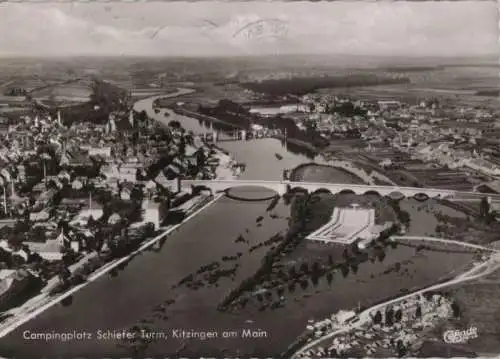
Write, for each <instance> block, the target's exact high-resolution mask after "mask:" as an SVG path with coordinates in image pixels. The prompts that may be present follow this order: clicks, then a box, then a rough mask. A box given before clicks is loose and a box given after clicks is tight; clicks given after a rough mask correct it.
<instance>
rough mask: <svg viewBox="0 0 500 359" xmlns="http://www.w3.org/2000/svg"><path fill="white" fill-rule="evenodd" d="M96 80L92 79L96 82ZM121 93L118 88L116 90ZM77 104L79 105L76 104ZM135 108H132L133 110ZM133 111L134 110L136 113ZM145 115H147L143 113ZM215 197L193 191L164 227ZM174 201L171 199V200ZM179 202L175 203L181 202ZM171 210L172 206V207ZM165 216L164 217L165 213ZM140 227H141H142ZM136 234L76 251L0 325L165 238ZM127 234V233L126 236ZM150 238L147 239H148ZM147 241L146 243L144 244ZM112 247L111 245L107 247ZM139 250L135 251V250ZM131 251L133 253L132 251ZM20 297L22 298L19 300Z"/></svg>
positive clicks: (224, 167)
mask: <svg viewBox="0 0 500 359" xmlns="http://www.w3.org/2000/svg"><path fill="white" fill-rule="evenodd" d="M99 84H100V82H97V83H96V86H98V85H99ZM176 91H177V90H175V91H170V92H169V93H168V94H175V93H176ZM120 94H122V92H120ZM151 97H154V96H145V97H143V98H141V99H136V100H135V101H133V102H134V103H135V102H137V101H140V100H143V99H144V98H151ZM78 107H79V106H78ZM134 112H135V111H134ZM136 115H137V114H136ZM146 116H147V117H149V116H148V115H147V114H146ZM210 147H211V148H212V149H213V150H214V152H215V153H214V154H213V156H214V157H216V158H217V159H219V165H218V167H217V169H216V170H215V173H216V174H217V177H221V178H222V177H223V178H227V177H231V178H236V177H237V174H236V172H235V171H234V168H233V167H232V166H231V165H232V164H233V162H234V160H233V159H232V157H231V155H230V154H229V153H228V152H227V151H225V150H224V149H222V148H220V147H217V146H210ZM214 199H215V197H214V196H213V195H211V196H208V197H204V196H200V195H199V194H197V193H196V194H193V195H192V196H190V198H188V201H193V200H194V202H195V203H194V205H193V206H191V207H189V208H188V209H186V210H185V211H184V213H183V215H182V216H181V217H182V219H181V221H180V222H179V223H170V224H167V225H166V226H167V227H166V228H165V230H168V229H169V227H172V226H173V225H176V224H180V223H182V222H183V221H184V219H185V218H187V217H188V216H189V215H191V214H193V213H195V212H197V211H199V210H201V209H202V208H203V207H204V206H206V205H209V204H211V203H212V201H213V200H214ZM174 202H175V201H174ZM182 204H183V203H180V204H179V205H181V206H182ZM172 209H173V210H174V211H175V209H176V207H175V206H174V207H172ZM167 220H168V217H167ZM143 227H144V228H143ZM140 229H141V230H140V231H139V233H138V234H139V235H137V236H134V238H132V239H129V240H128V241H127V243H125V246H121V247H119V248H115V249H116V250H112V251H109V252H107V253H98V252H95V251H92V252H89V253H87V254H85V255H80V256H78V257H77V258H75V261H74V263H73V264H72V265H70V266H69V267H68V268H66V269H65V270H64V271H63V272H61V273H59V275H56V276H55V277H53V278H51V279H50V280H48V281H47V282H46V283H45V284H44V283H40V285H39V286H38V287H37V288H35V289H37V290H36V292H33V291H31V292H30V293H31V295H30V296H29V297H26V298H25V297H23V298H19V299H18V300H16V301H15V302H12V303H11V305H9V306H8V307H6V308H5V309H4V310H3V311H2V312H1V313H0V325H1V324H3V326H5V325H6V324H7V325H9V324H10V323H13V322H15V321H14V320H13V319H16V320H17V318H20V317H22V316H24V315H27V314H29V313H30V312H32V311H34V310H37V309H38V308H40V307H42V306H44V305H46V304H47V302H50V301H52V300H54V299H57V298H58V297H59V296H64V294H65V293H67V292H68V291H69V290H71V289H73V288H75V287H77V286H78V285H81V284H83V283H85V282H87V281H88V280H89V278H91V277H94V276H99V275H100V272H101V271H104V272H105V271H106V270H107V268H108V267H110V266H113V265H114V263H115V262H116V261H119V260H121V259H123V258H127V257H129V256H130V258H128V259H127V260H126V261H124V262H123V263H121V264H120V265H118V266H116V267H115V268H113V269H112V270H111V271H110V274H111V275H113V276H116V275H117V273H118V271H120V270H122V269H124V268H125V267H126V266H127V264H128V263H129V262H130V261H131V260H132V259H133V258H134V257H135V256H137V255H138V254H140V252H142V251H144V250H148V249H149V248H150V247H152V246H154V245H155V243H156V242H158V241H162V242H163V241H165V238H164V239H158V240H157V241H152V240H153V239H155V238H156V237H158V235H160V233H161V231H155V230H154V229H153V228H150V226H148V225H147V224H146V225H144V226H142V227H140ZM127 237H128V236H127ZM167 237H168V235H167ZM148 241H151V243H148ZM145 245H147V246H146V247H144V246H145ZM110 249H112V248H110ZM137 251H139V253H135V252H137ZM134 253H135V254H134ZM21 299H22V300H21ZM71 300H72V299H71V297H69V298H64V299H63V300H62V301H61V303H62V304H63V305H68V304H70V303H71Z"/></svg>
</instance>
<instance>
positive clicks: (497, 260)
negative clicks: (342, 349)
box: [292, 237, 500, 359]
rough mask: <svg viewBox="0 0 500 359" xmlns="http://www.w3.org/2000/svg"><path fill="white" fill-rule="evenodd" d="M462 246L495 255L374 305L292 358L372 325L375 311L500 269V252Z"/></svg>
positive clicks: (464, 244) (431, 239) (475, 246)
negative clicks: (369, 324)
mask: <svg viewBox="0 0 500 359" xmlns="http://www.w3.org/2000/svg"><path fill="white" fill-rule="evenodd" d="M401 238H404V237H401ZM410 238H412V237H410ZM415 238H416V237H415ZM427 238H430V239H427ZM407 239H408V238H407ZM419 239H420V240H430V241H439V242H448V240H446V239H441V240H440V239H439V238H432V237H419ZM460 244H461V245H463V246H466V247H471V248H475V249H479V248H478V247H480V249H483V250H486V251H490V252H493V254H492V256H491V257H490V259H489V260H487V261H486V262H484V263H481V264H479V265H477V266H476V267H474V268H472V269H471V270H469V271H467V272H465V273H463V274H461V275H459V276H457V277H456V278H454V279H452V280H450V281H447V282H445V283H439V284H435V285H432V286H430V287H427V288H424V289H420V290H418V291H415V292H413V293H410V294H406V295H403V296H401V297H398V298H395V299H391V300H389V301H387V302H384V303H380V304H377V305H374V306H373V307H370V308H368V309H366V310H364V311H363V312H361V313H359V314H358V315H357V318H356V321H355V322H354V323H352V324H349V325H347V326H345V327H343V328H341V329H338V330H335V331H333V332H331V333H328V334H327V335H325V336H322V337H320V338H318V339H316V340H313V341H311V342H309V343H307V344H306V345H305V346H304V347H302V348H301V349H299V350H298V351H297V352H295V353H294V354H293V356H292V358H294V359H298V358H301V355H302V354H304V353H305V352H306V351H308V350H310V349H312V348H313V347H315V346H317V345H320V344H321V343H322V342H324V341H328V340H329V339H331V338H333V337H335V336H337V335H339V334H343V333H347V332H349V331H351V330H353V329H356V328H359V327H362V326H363V325H366V324H368V323H370V322H371V321H372V317H371V315H370V314H371V313H372V312H374V311H377V310H379V309H382V308H384V307H386V306H388V305H391V304H394V303H398V302H400V301H402V300H405V299H408V298H411V297H414V296H416V295H420V294H423V293H425V292H429V291H435V290H438V289H442V288H444V287H447V286H450V285H453V284H459V283H463V282H466V281H471V280H475V279H478V278H481V277H483V276H486V275H488V274H491V273H493V272H494V271H495V270H497V269H498V268H500V251H498V250H495V249H492V248H488V247H483V246H478V245H473V244H469V243H463V242H460ZM478 272H479V273H478ZM323 346H325V345H323Z"/></svg>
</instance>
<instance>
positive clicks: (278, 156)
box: [274, 153, 283, 160]
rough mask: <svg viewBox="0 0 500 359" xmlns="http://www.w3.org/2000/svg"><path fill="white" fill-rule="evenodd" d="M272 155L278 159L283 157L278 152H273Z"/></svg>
mask: <svg viewBox="0 0 500 359" xmlns="http://www.w3.org/2000/svg"><path fill="white" fill-rule="evenodd" d="M274 155H275V156H276V158H277V159H278V160H282V159H283V156H282V155H280V154H279V153H275V154H274Z"/></svg>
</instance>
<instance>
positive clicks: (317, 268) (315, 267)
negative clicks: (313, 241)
mask: <svg viewBox="0 0 500 359" xmlns="http://www.w3.org/2000/svg"><path fill="white" fill-rule="evenodd" d="M320 271H321V266H320V264H319V263H318V262H314V263H313V265H312V272H313V273H314V274H318V273H319V272H320Z"/></svg>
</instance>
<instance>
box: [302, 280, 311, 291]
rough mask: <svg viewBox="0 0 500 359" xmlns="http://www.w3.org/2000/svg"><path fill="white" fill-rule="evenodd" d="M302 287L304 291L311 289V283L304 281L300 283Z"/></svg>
mask: <svg viewBox="0 0 500 359" xmlns="http://www.w3.org/2000/svg"><path fill="white" fill-rule="evenodd" d="M300 287H301V288H302V290H306V289H307V287H309V281H308V280H307V279H303V280H301V281H300Z"/></svg>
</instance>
